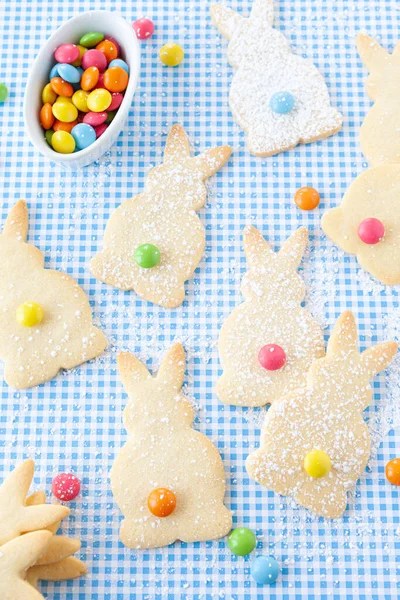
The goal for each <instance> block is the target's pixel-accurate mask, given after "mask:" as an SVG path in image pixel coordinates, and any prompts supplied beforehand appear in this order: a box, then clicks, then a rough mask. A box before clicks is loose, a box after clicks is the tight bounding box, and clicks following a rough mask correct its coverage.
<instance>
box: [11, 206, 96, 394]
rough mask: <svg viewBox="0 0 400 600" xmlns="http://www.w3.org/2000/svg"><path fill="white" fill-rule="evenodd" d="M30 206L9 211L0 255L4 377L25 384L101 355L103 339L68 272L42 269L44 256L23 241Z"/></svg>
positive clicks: (85, 299) (84, 299)
mask: <svg viewBox="0 0 400 600" xmlns="http://www.w3.org/2000/svg"><path fill="white" fill-rule="evenodd" d="M27 234H28V209H27V206H26V204H25V202H23V201H22V200H20V201H19V202H17V204H16V205H15V206H14V207H13V208H12V209H11V211H10V213H9V215H8V217H7V220H6V223H5V225H4V230H3V233H2V235H0V256H1V257H2V261H3V264H4V268H3V269H2V271H1V274H0V290H1V292H0V301H1V311H0V358H1V359H2V360H3V361H4V362H5V368H4V379H5V380H6V382H7V383H8V384H9V385H10V386H12V387H14V388H27V387H31V386H33V385H38V384H39V383H43V382H44V381H48V380H49V379H52V378H53V377H55V376H56V375H57V373H58V371H59V370H60V369H73V368H74V367H76V366H78V365H80V364H81V363H83V362H85V361H87V360H90V359H91V358H95V357H96V356H99V354H101V353H102V352H103V350H104V349H105V347H106V345H107V342H106V339H105V337H104V335H103V334H102V333H101V331H99V329H97V328H96V327H94V326H93V325H92V314H91V309H90V305H89V302H88V299H87V297H86V295H85V293H84V292H83V290H82V289H81V287H80V286H79V285H78V284H77V283H76V282H75V281H74V280H73V279H71V277H69V276H68V275H65V274H64V273H60V272H58V271H52V270H50V269H45V268H44V260H43V255H42V253H41V252H40V250H38V248H35V246H33V245H32V244H28V243H26V238H27Z"/></svg>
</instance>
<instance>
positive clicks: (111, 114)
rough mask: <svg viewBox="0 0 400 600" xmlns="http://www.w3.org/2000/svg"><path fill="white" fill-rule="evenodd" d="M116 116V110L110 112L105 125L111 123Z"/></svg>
mask: <svg viewBox="0 0 400 600" xmlns="http://www.w3.org/2000/svg"><path fill="white" fill-rule="evenodd" d="M116 114H117V111H116V110H110V112H109V113H108V114H107V119H106V123H111V121H112V120H113V118H114V117H115V115H116Z"/></svg>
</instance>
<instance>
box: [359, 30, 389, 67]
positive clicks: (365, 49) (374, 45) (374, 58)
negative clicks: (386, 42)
mask: <svg viewBox="0 0 400 600" xmlns="http://www.w3.org/2000/svg"><path fill="white" fill-rule="evenodd" d="M356 43H357V49H358V53H359V55H360V57H361V60H362V61H363V63H364V65H365V66H366V68H367V69H368V71H369V72H370V73H373V72H377V71H379V69H380V68H381V66H382V64H383V63H384V61H385V60H387V59H388V58H389V53H388V52H386V50H385V49H384V48H382V46H380V44H378V42H377V41H376V40H374V38H372V37H370V36H369V35H367V34H366V33H360V34H359V35H358V36H357V39H356Z"/></svg>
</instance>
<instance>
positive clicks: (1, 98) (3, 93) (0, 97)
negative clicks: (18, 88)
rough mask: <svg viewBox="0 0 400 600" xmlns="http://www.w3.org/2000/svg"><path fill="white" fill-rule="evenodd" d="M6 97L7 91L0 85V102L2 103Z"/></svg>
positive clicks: (5, 87) (4, 86)
mask: <svg viewBox="0 0 400 600" xmlns="http://www.w3.org/2000/svg"><path fill="white" fill-rule="evenodd" d="M7 96H8V89H7V86H6V85H5V84H4V83H0V102H4V101H5V100H6V98H7Z"/></svg>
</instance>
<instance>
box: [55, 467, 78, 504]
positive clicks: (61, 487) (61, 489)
mask: <svg viewBox="0 0 400 600" xmlns="http://www.w3.org/2000/svg"><path fill="white" fill-rule="evenodd" d="M51 491H52V492H53V494H54V496H55V497H56V498H57V500H61V501H62V502H70V501H71V500H74V498H76V497H77V495H78V494H79V492H80V491H81V482H80V481H79V479H78V478H77V477H75V475H73V474H72V473H60V474H59V475H56V477H54V479H53V483H52V485H51Z"/></svg>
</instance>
